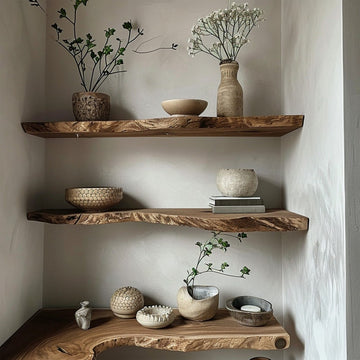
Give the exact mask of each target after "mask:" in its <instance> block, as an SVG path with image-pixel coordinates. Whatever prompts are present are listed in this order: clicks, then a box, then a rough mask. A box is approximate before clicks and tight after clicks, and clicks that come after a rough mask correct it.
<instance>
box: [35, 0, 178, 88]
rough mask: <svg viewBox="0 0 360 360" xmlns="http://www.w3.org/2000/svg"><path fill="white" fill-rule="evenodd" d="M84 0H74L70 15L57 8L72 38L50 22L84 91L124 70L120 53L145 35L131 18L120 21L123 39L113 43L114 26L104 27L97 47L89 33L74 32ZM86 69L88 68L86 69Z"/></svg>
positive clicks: (85, 1)
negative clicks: (79, 33)
mask: <svg viewBox="0 0 360 360" xmlns="http://www.w3.org/2000/svg"><path fill="white" fill-rule="evenodd" d="M29 2H30V3H31V5H34V6H38V7H39V6H40V4H39V3H38V1H37V0H29ZM87 3H88V0H74V1H73V8H74V9H73V12H72V14H71V15H69V13H68V11H67V10H66V9H64V8H61V9H60V10H59V11H58V14H59V18H60V19H61V20H64V21H66V22H68V23H69V24H70V25H71V27H72V38H71V39H62V33H63V29H62V28H61V27H60V26H59V25H58V24H57V23H55V24H53V25H51V26H52V28H53V29H54V30H55V32H56V36H57V37H56V42H57V43H58V44H59V45H60V46H61V47H62V48H63V49H64V50H65V51H66V52H68V53H69V54H70V55H71V56H72V58H73V59H74V61H75V64H76V68H77V70H78V73H79V76H80V83H81V86H82V87H83V88H84V89H85V91H94V92H96V91H98V89H99V88H100V87H101V85H102V84H103V83H104V81H105V80H106V79H107V78H108V77H109V76H110V75H114V74H118V73H121V72H124V71H125V70H122V69H121V68H120V66H121V65H123V63H124V60H123V57H124V54H125V51H126V50H127V48H128V46H129V45H130V44H131V43H133V42H134V41H136V40H137V39H138V38H139V37H141V36H142V35H144V30H143V29H140V28H138V29H137V30H135V31H134V27H133V24H132V23H131V21H126V22H124V23H123V25H122V28H123V29H124V30H126V31H127V36H126V40H125V41H123V40H121V39H120V38H118V37H117V38H115V39H116V44H115V45H113V44H112V40H114V37H115V32H116V30H115V29H114V28H108V29H106V30H104V32H105V41H104V44H103V46H101V47H100V50H98V51H96V49H95V48H96V47H97V44H96V42H95V39H94V38H93V36H92V35H91V34H90V33H88V34H86V37H81V36H78V32H77V16H78V9H79V7H80V6H81V5H82V6H86V5H87ZM176 47H177V45H176V44H172V45H171V47H169V48H158V49H155V50H152V51H156V50H160V49H171V50H176ZM152 51H149V52H152ZM135 52H137V51H135ZM88 69H89V72H87V70H88ZM87 74H89V75H87Z"/></svg>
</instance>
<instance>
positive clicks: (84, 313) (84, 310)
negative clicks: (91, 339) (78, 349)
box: [75, 301, 91, 330]
mask: <svg viewBox="0 0 360 360" xmlns="http://www.w3.org/2000/svg"><path fill="white" fill-rule="evenodd" d="M80 305H81V308H80V309H79V310H77V311H76V312H75V320H76V323H77V324H78V326H79V328H80V329H82V330H87V329H89V328H90V322H91V308H90V307H89V305H90V303H89V301H82V302H81V303H80Z"/></svg>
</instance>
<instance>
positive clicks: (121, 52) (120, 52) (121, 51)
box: [118, 47, 125, 55]
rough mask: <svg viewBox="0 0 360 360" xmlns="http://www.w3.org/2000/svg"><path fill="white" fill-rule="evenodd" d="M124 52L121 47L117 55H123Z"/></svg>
mask: <svg viewBox="0 0 360 360" xmlns="http://www.w3.org/2000/svg"><path fill="white" fill-rule="evenodd" d="M124 52H125V48H123V47H122V48H120V49H119V52H118V53H119V55H124Z"/></svg>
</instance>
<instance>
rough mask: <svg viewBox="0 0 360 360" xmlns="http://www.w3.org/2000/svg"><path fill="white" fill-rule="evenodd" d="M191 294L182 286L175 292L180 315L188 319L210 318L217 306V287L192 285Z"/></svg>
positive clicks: (200, 319)
mask: <svg viewBox="0 0 360 360" xmlns="http://www.w3.org/2000/svg"><path fill="white" fill-rule="evenodd" d="M192 291H193V295H192V296H191V295H190V294H189V292H188V288H187V287H186V286H183V287H181V288H180V289H179V291H178V294H177V303H178V307H179V312H180V315H181V316H183V317H184V318H186V319H189V320H195V321H205V320H210V319H212V318H213V317H214V316H215V314H216V312H217V310H218V307H219V289H218V288H217V287H215V286H201V285H195V286H192Z"/></svg>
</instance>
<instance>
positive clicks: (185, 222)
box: [27, 208, 308, 232]
mask: <svg viewBox="0 0 360 360" xmlns="http://www.w3.org/2000/svg"><path fill="white" fill-rule="evenodd" d="M27 218H28V220H33V221H41V222H46V223H50V224H71V225H100V224H110V223H121V222H147V223H153V224H164V225H178V226H191V227H196V228H200V229H205V230H214V231H229V232H237V231H245V232H250V231H298V230H307V229H308V218H306V217H305V216H302V215H298V214H295V213H292V212H290V211H286V210H267V211H266V212H265V213H253V214H213V213H212V212H211V210H210V209H191V208H189V209H139V210H116V211H106V212H97V213H95V212H81V211H80V210H71V209H69V210H38V211H32V212H29V213H28V214H27Z"/></svg>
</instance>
